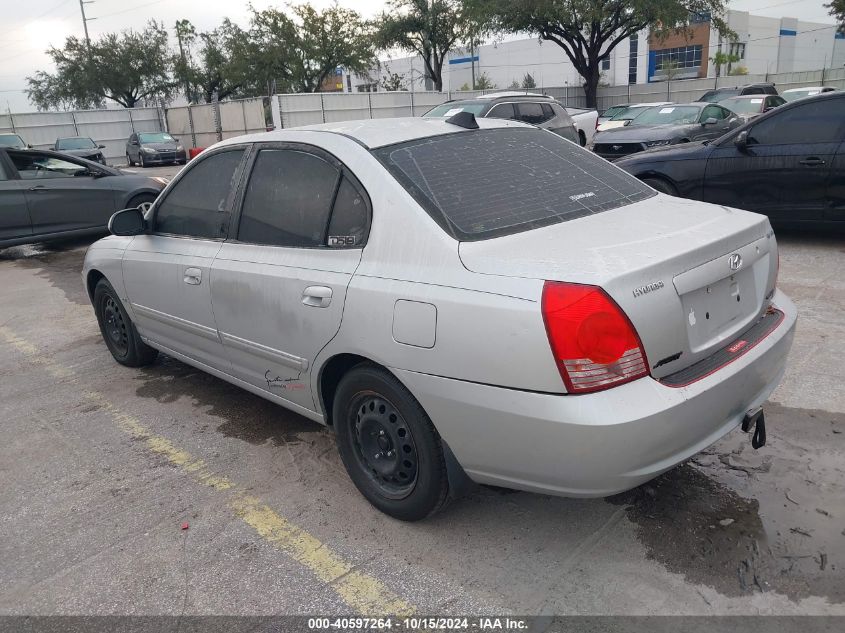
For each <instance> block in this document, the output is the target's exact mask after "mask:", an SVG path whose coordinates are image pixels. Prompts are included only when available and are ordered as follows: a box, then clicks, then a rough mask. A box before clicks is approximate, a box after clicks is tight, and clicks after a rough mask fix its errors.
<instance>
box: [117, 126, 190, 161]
mask: <svg viewBox="0 0 845 633" xmlns="http://www.w3.org/2000/svg"><path fill="white" fill-rule="evenodd" d="M187 160H188V155H187V153H186V152H185V148H184V147H183V146H182V144H181V143H180V142H179V139H176V138H173V137H172V136H170V134H168V133H167V132H138V133H137V134H132V135H131V136H130V137H129V140H128V141H126V162H127V163H128V164H129V166H130V167H131V166H133V165H135V164H136V163H137V164H138V165H140V166H141V167H147V166H148V165H163V164H165V163H175V164H178V165H184V164H185V163H186V162H187Z"/></svg>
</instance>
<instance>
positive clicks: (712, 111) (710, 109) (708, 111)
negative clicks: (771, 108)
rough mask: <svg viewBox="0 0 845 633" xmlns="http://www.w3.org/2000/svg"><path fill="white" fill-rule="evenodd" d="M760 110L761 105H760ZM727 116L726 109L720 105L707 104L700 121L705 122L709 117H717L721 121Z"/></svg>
mask: <svg viewBox="0 0 845 633" xmlns="http://www.w3.org/2000/svg"><path fill="white" fill-rule="evenodd" d="M758 111H759V105H758ZM724 118H725V111H724V110H723V109H722V108H720V107H719V106H707V107H706V108H704V110H702V111H701V118H700V119H699V121H700V122H701V123H704V122H705V121H706V120H707V119H716V120H717V121H721V120H722V119H724Z"/></svg>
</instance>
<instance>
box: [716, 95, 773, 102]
mask: <svg viewBox="0 0 845 633" xmlns="http://www.w3.org/2000/svg"><path fill="white" fill-rule="evenodd" d="M779 96H780V95H733V96H731V97H727V98H726V99H725V101H727V100H728V99H765V98H766V97H779Z"/></svg>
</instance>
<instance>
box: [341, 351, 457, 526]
mask: <svg viewBox="0 0 845 633" xmlns="http://www.w3.org/2000/svg"><path fill="white" fill-rule="evenodd" d="M333 420H334V427H335V435H336V440H337V446H338V451H339V452H340V456H341V459H342V460H343V464H344V466H346V471H347V472H348V473H349V476H350V477H351V479H352V481H353V483H354V484H355V486H356V487H357V488H358V490H359V491H360V492H361V494H362V495H364V497H366V498H367V500H368V501H369V502H370V503H371V504H373V505H374V506H375V507H376V508H378V509H379V510H381V511H382V512H384V513H385V514H389V515H390V516H392V517H395V518H397V519H401V520H403V521H418V520H420V519H424V518H425V517H427V516H430V515H432V514H434V513H435V512H437V511H438V510H440V509H441V508H442V507H443V505H444V504H445V503H446V498H447V493H448V482H447V478H446V462H445V460H444V457H443V448H442V444H441V440H440V436H439V435H438V433H437V431H436V430H435V428H434V425H433V424H432V423H431V420H430V419H429V418H428V415H426V413H425V411H424V410H423V408H422V406H420V404H419V402H417V401H416V399H415V398H414V397H413V396H412V395H411V394H410V392H409V391H408V390H407V389H405V387H404V386H403V385H402V383H400V382H399V381H398V380H397V379H396V377H395V376H393V374H391V373H389V372H388V371H386V370H384V369H382V368H380V367H376V366H374V365H359V366H358V367H356V368H354V369H352V370H351V371H350V372H349V373H347V374H346V375H345V376H344V377H343V378H342V379H341V381H340V384H339V385H338V387H337V391H336V392H335V398H334V407H333Z"/></svg>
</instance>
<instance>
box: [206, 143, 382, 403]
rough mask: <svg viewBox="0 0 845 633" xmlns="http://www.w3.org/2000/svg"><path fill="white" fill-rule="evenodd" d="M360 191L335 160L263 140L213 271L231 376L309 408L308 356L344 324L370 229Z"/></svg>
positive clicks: (365, 199) (366, 204)
mask: <svg viewBox="0 0 845 633" xmlns="http://www.w3.org/2000/svg"><path fill="white" fill-rule="evenodd" d="M368 200H369V199H368V197H367V196H366V194H365V192H364V190H363V188H362V187H361V185H360V184H359V183H358V181H357V180H356V179H355V177H354V176H353V175H352V174H351V172H350V171H349V170H348V169H347V168H346V167H345V166H343V165H341V164H340V163H339V162H338V161H337V160H336V159H335V158H334V157H332V156H330V155H328V154H326V153H323V152H321V151H319V150H317V149H315V148H312V147H308V146H301V145H294V144H273V145H269V144H268V145H264V146H263V147H262V148H261V150H260V151H258V152H257V154H256V155H255V158H254V162H253V165H252V167H251V175H250V177H249V180H248V183H247V185H246V187H245V190H244V195H243V199H242V203H241V205H240V216H239V220H238V228H237V234H236V236H235V239H229V240H227V241H226V243H225V244H223V246H222V248H221V249H220V252H219V253H218V254H217V257H216V258H215V260H214V264H213V270H212V286H211V292H212V300H213V302H214V315H215V318H216V320H217V326H218V328H219V330H220V337H221V339H222V341H223V345H224V346H225V349H226V352H227V353H228V357H229V359H230V361H231V365H232V371H233V375H234V376H235V377H237V378H240V379H241V380H244V381H246V382H247V383H249V384H251V385H253V386H255V387H258V388H260V389H261V390H263V391H266V392H268V393H270V394H272V395H274V396H276V397H278V398H282V399H284V400H286V401H288V402H290V403H293V404H294V405H298V406H301V407H304V408H306V409H309V410H315V409H316V405H315V401H314V398H313V396H312V393H311V389H310V380H309V377H310V374H311V371H312V368H313V362H314V359H315V358H316V356H317V354H318V353H319V352H320V350H321V349H322V348H323V347H325V345H326V344H327V343H328V342H329V341H330V340H331V339H332V337H334V335H335V334H336V333H337V331H338V329H339V328H340V321H341V317H342V315H343V306H344V302H345V299H346V288H347V286H348V285H349V282H350V280H351V278H352V274H353V273H354V272H355V269H356V268H357V266H358V263H359V262H360V259H361V249H362V247H363V245H364V243H365V240H366V236H367V230H368V225H369V215H370V211H369V208H370V206H369V201H368Z"/></svg>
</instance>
